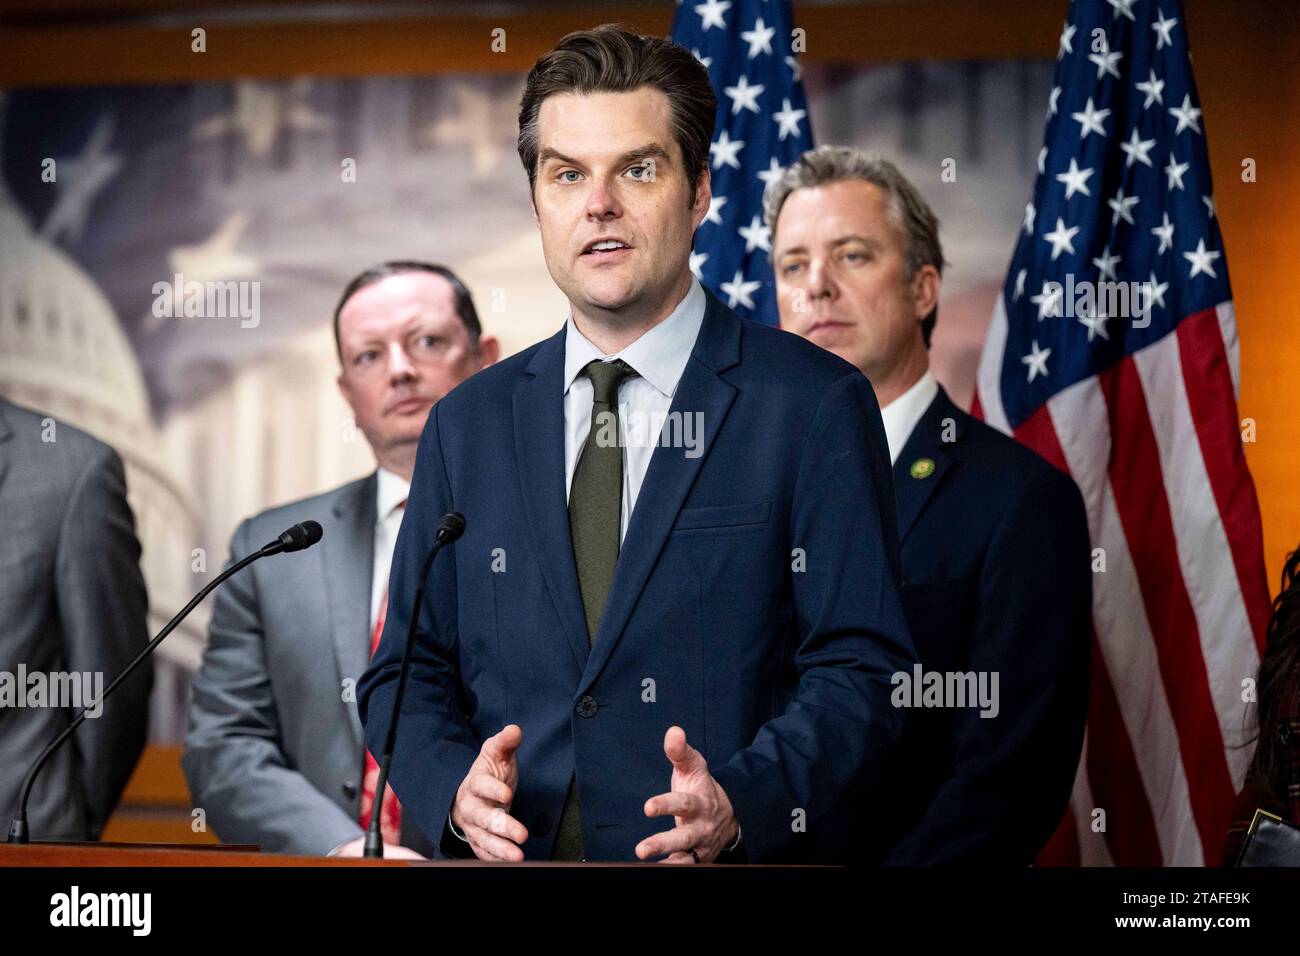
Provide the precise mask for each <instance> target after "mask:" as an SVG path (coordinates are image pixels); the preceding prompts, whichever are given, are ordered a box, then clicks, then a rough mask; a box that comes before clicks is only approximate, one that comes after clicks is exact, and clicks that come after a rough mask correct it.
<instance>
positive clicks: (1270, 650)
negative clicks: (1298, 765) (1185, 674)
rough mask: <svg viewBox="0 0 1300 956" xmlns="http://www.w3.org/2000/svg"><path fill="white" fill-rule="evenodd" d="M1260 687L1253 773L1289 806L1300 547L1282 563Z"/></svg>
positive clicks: (1299, 633) (1298, 689) (1298, 670)
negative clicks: (1291, 720)
mask: <svg viewBox="0 0 1300 956" xmlns="http://www.w3.org/2000/svg"><path fill="white" fill-rule="evenodd" d="M1257 692H1258V699H1259V704H1258V712H1259V736H1258V738H1257V742H1256V744H1255V757H1254V759H1253V760H1252V761H1251V765H1250V776H1251V777H1252V778H1254V781H1255V789H1256V792H1258V793H1264V794H1267V795H1269V796H1271V797H1272V798H1273V799H1274V800H1276V801H1277V802H1278V803H1279V804H1281V805H1283V806H1285V805H1286V803H1287V782H1286V780H1287V772H1288V765H1287V745H1288V743H1289V741H1290V739H1291V735H1292V733H1293V731H1292V729H1291V724H1290V719H1291V714H1292V713H1294V710H1295V707H1296V696H1297V694H1300V548H1297V549H1296V550H1295V551H1293V552H1292V553H1291V554H1289V555H1287V559H1286V564H1285V565H1284V566H1283V568H1282V591H1281V593H1279V594H1278V596H1277V598H1276V599H1275V600H1274V601H1273V616H1272V617H1271V618H1270V619H1269V622H1268V643H1267V646H1266V648H1265V650H1264V656H1263V657H1262V658H1261V659H1260V662H1259V683H1258V687H1257Z"/></svg>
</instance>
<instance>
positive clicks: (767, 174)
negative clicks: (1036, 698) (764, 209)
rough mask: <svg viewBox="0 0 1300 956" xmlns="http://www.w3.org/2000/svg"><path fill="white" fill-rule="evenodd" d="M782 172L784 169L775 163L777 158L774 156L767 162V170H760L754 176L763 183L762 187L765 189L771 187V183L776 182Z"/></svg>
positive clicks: (778, 163)
mask: <svg viewBox="0 0 1300 956" xmlns="http://www.w3.org/2000/svg"><path fill="white" fill-rule="evenodd" d="M784 171H785V167H784V166H782V165H781V164H780V162H778V161H777V158H776V157H775V156H773V157H772V158H771V159H770V160H769V161H768V164H767V169H760V170H759V171H758V172H757V173H755V174H754V175H756V176H757V177H758V178H759V179H761V180H762V181H763V186H764V188H766V187H768V186H770V185H772V183H774V182H776V181H777V180H778V179H780V178H781V173H783V172H784Z"/></svg>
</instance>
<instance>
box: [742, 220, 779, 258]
mask: <svg viewBox="0 0 1300 956" xmlns="http://www.w3.org/2000/svg"><path fill="white" fill-rule="evenodd" d="M736 231H737V232H739V233H740V237H741V238H742V239H744V240H745V251H746V252H753V251H754V250H755V249H762V250H763V251H764V252H771V251H772V230H771V229H769V228H768V227H767V226H765V225H763V221H762V220H761V219H760V218H759V217H758V214H757V213H755V215H754V218H753V219H751V220H750V221H749V225H748V226H741V227H740V228H739V229H737V230H736Z"/></svg>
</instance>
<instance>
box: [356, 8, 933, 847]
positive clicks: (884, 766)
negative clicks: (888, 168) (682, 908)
mask: <svg viewBox="0 0 1300 956" xmlns="http://www.w3.org/2000/svg"><path fill="white" fill-rule="evenodd" d="M651 77H657V78H658V79H657V80H652V79H650V78H651ZM655 82H657V83H661V84H663V86H664V87H666V88H667V89H668V90H669V91H670V92H668V93H666V92H664V89H663V88H661V87H659V86H656V85H652V84H653V83H655ZM575 89H582V90H583V92H581V93H577V92H574V90H575ZM715 105H716V104H715V99H714V95H713V92H712V90H711V89H710V87H709V80H708V76H707V74H706V73H705V70H704V68H703V67H702V66H700V64H699V62H698V61H697V60H696V59H695V58H694V57H693V56H692V55H691V54H690V52H689V51H687V50H684V49H682V48H680V47H677V46H674V45H672V44H670V43H668V42H667V41H664V40H659V39H651V38H646V37H640V36H636V35H634V34H630V33H626V32H622V31H618V30H616V29H614V28H600V29H598V30H595V31H589V32H584V33H579V34H572V35H570V36H569V37H566V38H565V39H564V40H562V41H561V42H560V45H559V46H558V47H557V48H556V49H555V50H554V51H552V52H551V53H548V54H547V55H545V56H544V57H542V59H540V60H539V61H538V62H537V64H536V65H535V66H534V68H533V70H532V72H531V73H530V74H529V78H528V81H527V83H526V86H525V92H524V96H523V102H522V104H521V110H520V116H521V128H520V155H521V157H522V159H523V161H524V167H525V169H526V170H527V171H528V177H529V182H530V185H531V187H532V200H533V205H534V210H535V213H536V216H537V221H538V225H539V228H540V230H541V237H542V248H543V251H544V253H545V257H546V263H547V267H548V269H549V271H550V273H551V277H552V278H553V279H554V281H555V283H556V284H557V285H558V286H559V287H560V289H561V290H562V291H563V292H564V294H565V296H566V297H567V298H568V300H569V304H570V308H571V315H570V318H569V321H568V322H566V324H565V326H564V327H563V328H562V329H561V330H560V331H559V332H557V333H556V334H555V335H554V336H552V337H551V338H549V339H547V340H546V341H544V342H542V343H540V344H539V345H535V346H533V347H532V348H529V349H527V350H525V351H524V352H522V353H520V354H518V355H516V356H514V357H512V358H510V359H508V360H506V361H504V362H502V363H500V364H499V365H497V366H495V367H494V368H491V369H488V370H486V371H485V372H484V373H482V374H481V375H477V376H475V377H474V378H473V379H470V380H469V381H467V382H465V383H464V384H463V385H461V386H460V387H459V388H458V389H456V391H454V392H452V394H451V395H449V396H447V398H446V399H445V400H444V401H443V402H441V403H440V404H439V405H438V406H437V407H436V408H435V409H434V412H433V414H432V415H431V416H430V418H429V424H428V425H427V426H426V428H425V432H424V436H423V437H422V439H421V443H420V452H419V457H418V459H417V463H416V469H415V481H414V483H413V485H412V489H411V503H410V506H409V509H408V514H407V518H406V523H405V524H404V525H403V527H402V532H401V535H400V537H399V539H398V543H397V551H396V554H395V556H394V560H393V571H392V577H391V579H390V588H391V593H392V604H391V606H390V615H389V618H388V626H387V629H386V630H385V632H384V637H383V641H382V643H381V645H380V648H379V651H378V653H377V654H376V655H375V658H374V660H373V661H372V662H371V666H370V669H369V670H367V672H366V674H365V677H364V678H363V679H362V683H361V697H360V704H361V711H362V717H363V720H364V721H365V726H366V739H367V741H368V743H369V744H370V746H371V747H372V748H378V747H379V745H380V743H381V742H382V739H383V736H384V733H385V731H386V728H387V724H388V717H389V713H390V709H391V707H392V703H393V695H394V692H395V684H396V678H397V671H398V666H399V660H400V657H401V653H402V646H403V642H404V638H405V635H406V631H407V627H408V621H409V617H408V615H409V613H410V610H409V609H410V604H411V601H412V597H413V594H414V592H415V588H416V585H417V581H416V577H417V575H418V573H419V569H420V567H421V565H422V563H423V562H424V559H425V555H426V553H427V551H428V549H429V547H430V545H431V543H432V542H433V538H434V530H435V528H436V526H437V524H438V519H439V517H440V516H441V515H442V514H443V513H444V512H446V511H451V510H456V511H460V512H463V513H464V515H465V517H466V520H467V523H468V530H467V531H466V533H465V535H464V537H463V538H461V539H460V540H459V541H458V542H456V544H455V545H454V548H452V549H449V550H448V551H447V552H445V553H444V554H442V555H441V556H440V557H439V558H438V560H437V562H436V563H435V564H434V567H433V571H432V574H431V578H430V583H429V591H428V594H427V596H426V600H425V602H424V604H423V605H422V607H421V608H420V609H419V615H420V616H419V629H418V632H417V641H418V646H417V648H416V650H415V652H414V658H413V660H414V665H413V668H412V671H411V676H410V684H409V686H408V688H407V696H406V699H405V705H404V711H403V721H402V724H401V730H400V735H399V739H398V743H397V750H396V758H395V762H394V769H393V780H394V787H395V789H396V790H397V793H398V794H399V796H401V798H402V800H403V803H404V805H405V806H406V807H407V809H408V810H409V811H410V812H411V813H412V814H413V816H414V817H415V819H416V820H417V821H418V823H419V825H420V826H421V827H422V828H425V830H426V832H427V833H428V834H429V835H430V836H431V837H441V844H442V847H443V848H444V852H451V853H457V852H459V853H465V852H467V851H470V850H472V852H473V853H475V854H476V855H478V856H479V857H481V858H484V859H498V860H520V859H523V858H525V857H527V858H530V859H548V858H552V857H553V858H557V859H568V860H572V859H580V858H586V859H592V860H634V859H638V858H640V859H651V858H657V857H661V856H665V857H666V858H667V861H669V862H685V863H690V862H692V861H693V860H698V861H700V862H707V861H712V860H716V859H719V858H720V857H721V856H723V855H724V853H725V854H727V855H728V858H735V856H736V855H738V854H741V853H742V851H743V853H744V854H746V855H747V858H748V859H750V860H783V859H784V860H833V859H842V858H843V856H844V854H845V852H846V848H847V847H848V845H849V843H848V841H847V836H848V834H850V833H851V832H852V831H853V830H854V829H855V828H857V827H871V826H875V825H878V822H879V821H878V820H877V819H875V818H874V817H873V814H872V807H871V802H870V798H871V797H872V795H873V794H874V793H875V792H876V791H877V788H879V787H880V786H881V782H882V781H883V780H885V779H888V778H889V777H890V776H891V774H892V772H893V771H892V767H891V766H890V765H889V763H888V758H889V754H890V751H891V748H892V745H893V743H894V741H895V739H896V738H897V736H898V734H899V732H900V726H901V723H902V717H903V715H902V714H901V713H900V712H899V711H898V710H896V709H895V708H893V707H891V706H890V703H889V693H890V677H891V675H892V674H894V673H895V672H897V671H899V670H900V669H908V668H910V667H911V665H912V660H913V654H912V647H911V642H910V640H909V639H908V636H907V630H906V625H905V623H904V620H903V614H902V607H901V603H900V600H899V597H898V581H897V552H896V540H895V532H894V511H893V500H892V494H891V491H890V480H889V474H888V470H887V465H886V458H885V440H884V434H883V431H882V429H881V425H880V415H879V412H878V410H877V407H876V403H875V398H874V396H873V395H872V392H871V388H870V386H869V385H868V383H867V381H866V379H864V378H863V377H862V376H861V375H860V374H859V373H858V372H857V370H856V369H854V368H853V367H852V366H850V365H848V364H846V363H844V362H843V361H841V360H840V359H838V358H836V357H835V356H833V355H830V354H829V353H827V352H824V351H822V350H821V349H817V348H814V347H812V346H810V345H808V344H807V343H805V342H802V341H800V340H799V339H798V338H796V337H795V336H792V335H789V334H787V333H785V332H780V331H778V330H775V329H771V328H767V327H763V326H759V325H755V324H747V323H743V322H742V321H741V320H740V319H739V318H738V317H737V316H736V315H735V313H733V312H731V311H730V310H729V309H727V308H726V307H725V306H723V305H722V304H721V303H720V302H718V301H717V300H716V299H713V298H712V297H710V296H709V295H707V294H706V293H705V292H704V290H703V288H702V287H701V286H700V285H699V284H698V283H696V282H695V281H694V280H693V279H692V277H691V273H690V271H689V269H688V258H689V253H690V250H691V240H692V235H693V233H694V230H695V229H696V228H697V227H698V225H699V223H700V222H701V221H702V219H703V218H704V215H705V213H706V212H707V210H708V207H709V198H710V179H709V172H708V146H709V141H710V137H711V135H712V130H713V119H714V110H715ZM674 118H675V119H676V123H675V122H674ZM670 411H671V412H672V413H676V415H677V420H678V421H689V427H691V428H694V427H695V424H696V422H697V421H698V424H699V425H700V426H702V428H701V432H700V433H699V434H698V435H697V436H696V437H697V438H698V442H691V441H690V439H689V436H687V435H685V434H684V433H683V432H682V430H681V429H677V437H676V439H675V441H674V444H675V447H671V446H669V445H663V446H660V447H657V448H655V447H653V442H654V441H655V439H656V438H658V437H659V432H658V429H657V428H654V427H653V425H647V424H646V423H647V422H651V423H653V422H655V421H658V422H664V419H663V418H662V417H659V418H656V417H655V416H656V415H660V416H661V415H662V414H663V413H665V412H670ZM683 416H685V419H683ZM693 416H698V419H695V418H694V417H693ZM673 421H674V420H673V419H668V420H667V424H666V425H665V429H664V434H665V435H668V436H669V437H670V440H671V435H672V430H673V428H674V425H673ZM638 430H641V431H643V432H645V431H648V432H649V441H642V442H638V438H637V435H636V433H637V431H638ZM619 434H621V435H623V436H624V440H623V441H622V442H621V443H620V442H617V441H615V440H614V437H613V436H615V435H619ZM602 436H603V437H602ZM674 816H675V817H676V818H677V820H676V824H675V825H674V820H673V819H671V818H672V817H674ZM665 817H667V818H668V819H664V818H665ZM453 828H454V829H453ZM461 835H463V837H464V838H465V839H462V837H461Z"/></svg>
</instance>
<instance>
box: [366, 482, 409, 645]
mask: <svg viewBox="0 0 1300 956" xmlns="http://www.w3.org/2000/svg"><path fill="white" fill-rule="evenodd" d="M410 494H411V483H410V482H409V481H407V480H406V479H405V478H403V477H402V476H401V475H395V474H393V473H392V472H391V471H389V470H388V469H386V468H380V469H379V480H378V481H377V482H376V491H375V499H376V504H377V505H378V509H377V510H376V511H375V514H376V515H377V516H378V517H377V518H376V519H375V573H374V576H373V577H372V578H371V582H370V631H369V632H368V633H367V635H366V639H367V640H368V639H369V637H370V635H371V634H374V633H375V623H376V622H377V621H378V620H379V606H380V604H381V603H382V602H383V600H384V595H386V594H387V593H388V572H389V571H390V570H391V569H392V566H393V549H394V548H395V547H396V546H397V532H398V531H399V530H400V529H401V527H402V516H403V515H405V514H406V509H404V508H399V507H398V505H400V504H401V503H402V502H403V501H405V500H406V499H407V498H408V497H409V496H410ZM367 650H369V648H368V647H367Z"/></svg>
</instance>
